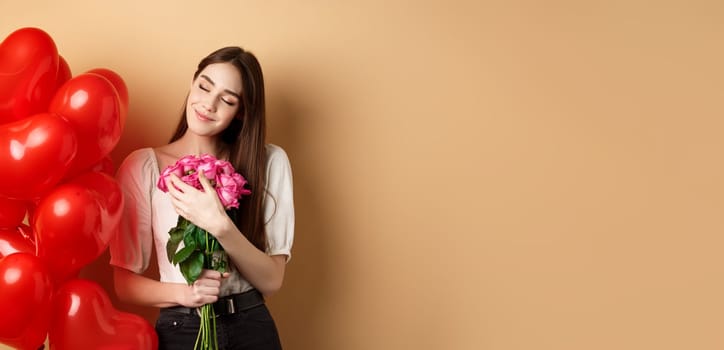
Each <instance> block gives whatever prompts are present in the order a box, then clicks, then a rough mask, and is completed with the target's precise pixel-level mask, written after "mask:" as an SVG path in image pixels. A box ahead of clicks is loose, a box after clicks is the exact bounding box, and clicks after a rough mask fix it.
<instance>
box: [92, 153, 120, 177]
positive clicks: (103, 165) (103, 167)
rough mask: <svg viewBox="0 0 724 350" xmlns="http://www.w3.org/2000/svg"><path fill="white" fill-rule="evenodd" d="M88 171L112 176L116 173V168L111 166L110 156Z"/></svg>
mask: <svg viewBox="0 0 724 350" xmlns="http://www.w3.org/2000/svg"><path fill="white" fill-rule="evenodd" d="M88 171H100V172H102V173H106V174H108V175H111V176H113V175H115V173H116V166H115V165H114V164H113V159H111V157H110V156H105V157H103V159H101V161H100V162H98V163H96V164H95V165H93V166H91V167H90V168H89V169H88Z"/></svg>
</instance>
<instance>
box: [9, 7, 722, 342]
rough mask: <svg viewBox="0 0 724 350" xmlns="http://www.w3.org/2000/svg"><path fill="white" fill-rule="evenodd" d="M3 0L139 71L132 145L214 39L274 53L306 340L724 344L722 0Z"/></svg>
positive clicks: (292, 297) (160, 116)
mask: <svg viewBox="0 0 724 350" xmlns="http://www.w3.org/2000/svg"><path fill="white" fill-rule="evenodd" d="M0 4H2V5H1V11H0V12H1V14H0V35H1V36H2V37H4V36H6V35H7V34H9V33H10V32H12V31H13V30H15V29H17V28H20V27H24V26H37V27H40V28H42V29H44V30H46V31H47V32H48V33H49V34H51V36H52V37H53V38H54V39H55V41H56V44H57V45H58V47H59V49H60V52H61V54H62V55H63V56H64V57H65V58H66V59H67V60H68V62H69V63H70V66H71V69H72V70H73V74H78V73H81V72H83V71H86V70H89V69H91V68H96V67H106V68H110V69H113V70H115V71H116V72H118V73H119V74H121V75H122V76H123V78H124V79H125V81H126V83H127V85H128V88H129V91H130V100H131V102H130V111H129V116H128V121H127V124H126V128H125V132H124V134H123V138H122V139H121V141H120V144H119V145H118V146H117V148H116V149H115V150H114V151H113V153H112V156H113V158H114V159H115V161H116V162H120V161H121V160H122V159H123V157H124V156H125V155H127V154H128V153H129V152H130V151H131V150H132V149H135V148H139V147H143V146H153V145H159V144H162V143H164V142H165V141H166V140H167V139H168V137H169V136H170V134H171V131H172V128H173V126H174V125H175V123H176V120H177V118H178V114H179V112H180V109H181V104H182V101H183V98H184V96H185V93H186V90H187V88H188V84H189V82H190V78H191V74H192V73H193V70H194V67H195V65H196V63H197V62H198V60H199V59H200V58H201V57H203V56H204V55H206V54H207V53H208V52H210V51H212V50H213V49H216V48H218V47H220V46H224V45H241V46H244V47H246V48H248V49H249V50H251V51H253V52H254V53H256V55H257V56H258V57H259V59H260V60H261V62H262V65H263V68H264V70H265V74H266V79H267V100H268V118H269V125H270V128H269V140H270V141H271V142H273V143H276V144H279V145H281V146H282V147H284V148H285V149H286V150H287V152H288V153H289V155H290V157H291V160H292V164H293V169H294V175H295V180H294V185H295V190H296V206H297V218H298V219H297V236H296V241H295V246H294V250H293V254H294V258H293V259H292V261H291V262H290V265H288V270H287V271H288V273H287V277H286V281H285V285H284V287H283V289H282V291H281V292H280V293H278V294H277V295H276V296H274V297H273V298H271V300H270V302H269V304H270V307H271V309H272V313H273V314H274V315H275V317H276V319H277V322H278V326H279V328H280V331H281V335H282V341H283V343H284V345H285V347H286V348H287V349H320V350H338V349H351V350H356V349H471V350H472V349H490V350H517V349H536V350H537V349H555V350H566V349H571V350H580V349H589V350H596V349H601V350H604V349H606V350H609V349H632V350H633V349H636V350H639V349H659V350H662V349H697V350H706V349H712V350H714V349H724V333H722V329H724V301H723V299H722V296H724V283H723V282H722V277H723V275H724V259H723V258H722V254H721V253H720V252H721V250H722V246H723V245H724V238H722V230H724V219H723V218H724V216H722V213H723V212H724V186H722V179H724V138H722V137H720V135H721V133H722V130H724V121H723V120H722V114H723V112H724V107H723V106H722V105H723V104H724V99H723V98H722V97H724V69H723V68H722V65H723V64H724V49H722V46H723V45H722V37H723V36H724V3H722V2H721V1H713V0H710V1H707V0H686V1H685V0H678V1H667V0H664V1H646V0H631V1H572V0H571V1H545V2H543V1H532V0H519V1H486V0H477V1H442V0H438V1H433V0H431V1H374V0H368V1H315V0H312V1H255V2H253V1H206V2H203V5H202V2H194V5H191V2H189V3H188V4H187V3H179V2H177V1H125V2H120V1H62V2H59V1H42V2H41V1H38V2H32V1H12V2H10V1H2V2H0ZM107 261H108V256H107V255H104V256H102V257H101V258H100V259H99V260H98V261H97V262H96V263H95V264H93V265H92V266H91V267H89V268H88V269H87V271H86V272H85V273H84V276H85V277H88V278H92V279H95V280H96V281H99V282H100V283H101V284H102V285H104V286H105V287H106V289H107V290H108V291H109V293H112V287H111V284H110V283H111V282H110V277H109V272H110V269H109V268H108V265H107ZM114 302H116V305H117V306H118V307H119V308H123V309H124V310H135V311H139V310H137V309H128V308H126V307H125V306H122V305H121V304H119V303H117V301H115V299H114ZM139 312H143V314H144V315H146V316H147V317H148V318H149V319H150V320H153V319H154V317H155V312H153V311H148V310H145V311H144V310H140V311H139Z"/></svg>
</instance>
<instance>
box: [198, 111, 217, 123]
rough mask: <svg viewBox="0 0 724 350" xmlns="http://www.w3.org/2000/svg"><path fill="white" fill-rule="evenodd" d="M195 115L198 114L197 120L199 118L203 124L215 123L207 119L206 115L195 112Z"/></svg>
mask: <svg viewBox="0 0 724 350" xmlns="http://www.w3.org/2000/svg"><path fill="white" fill-rule="evenodd" d="M194 113H196V118H197V119H198V120H200V121H202V122H211V121H214V120H213V119H211V118H209V117H207V116H206V115H204V114H201V113H199V112H198V111H194Z"/></svg>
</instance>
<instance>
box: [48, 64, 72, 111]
mask: <svg viewBox="0 0 724 350" xmlns="http://www.w3.org/2000/svg"><path fill="white" fill-rule="evenodd" d="M71 76H72V75H71V73H70V66H69V65H68V62H67V61H66V60H65V58H63V56H58V76H57V78H56V80H55V90H58V89H59V88H60V87H61V86H63V84H65V82H66V81H68V80H70V78H71ZM48 103H50V101H48Z"/></svg>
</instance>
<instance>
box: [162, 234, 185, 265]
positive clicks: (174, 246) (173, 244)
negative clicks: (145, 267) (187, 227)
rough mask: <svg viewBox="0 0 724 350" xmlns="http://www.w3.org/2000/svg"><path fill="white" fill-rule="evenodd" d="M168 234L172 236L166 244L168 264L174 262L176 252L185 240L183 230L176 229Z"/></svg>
mask: <svg viewBox="0 0 724 350" xmlns="http://www.w3.org/2000/svg"><path fill="white" fill-rule="evenodd" d="M168 234H169V235H170V237H169V239H168V242H166V255H167V256H168V262H172V261H173V257H174V256H175V255H176V250H178V245H179V243H181V240H183V234H184V232H183V230H182V229H180V228H178V227H174V228H172V229H171V230H169V231H168Z"/></svg>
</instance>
